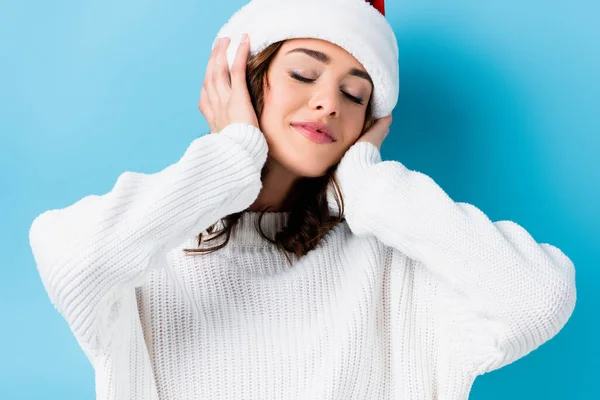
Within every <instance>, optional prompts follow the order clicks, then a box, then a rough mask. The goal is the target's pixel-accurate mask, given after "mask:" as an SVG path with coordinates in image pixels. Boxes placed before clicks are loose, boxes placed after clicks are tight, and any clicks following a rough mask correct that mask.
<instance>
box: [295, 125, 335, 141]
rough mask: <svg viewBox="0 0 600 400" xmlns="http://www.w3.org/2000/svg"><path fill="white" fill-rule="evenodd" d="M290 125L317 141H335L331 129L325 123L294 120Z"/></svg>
mask: <svg viewBox="0 0 600 400" xmlns="http://www.w3.org/2000/svg"><path fill="white" fill-rule="evenodd" d="M292 126H293V127H294V128H296V130H297V131H299V132H300V133H302V134H303V135H304V136H306V137H307V138H308V139H310V140H312V141H313V142H317V143H332V142H335V140H334V138H333V136H332V135H331V131H330V129H329V127H328V126H327V125H326V124H323V123H320V122H296V123H292Z"/></svg>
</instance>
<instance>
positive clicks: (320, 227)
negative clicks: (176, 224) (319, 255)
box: [183, 41, 374, 264]
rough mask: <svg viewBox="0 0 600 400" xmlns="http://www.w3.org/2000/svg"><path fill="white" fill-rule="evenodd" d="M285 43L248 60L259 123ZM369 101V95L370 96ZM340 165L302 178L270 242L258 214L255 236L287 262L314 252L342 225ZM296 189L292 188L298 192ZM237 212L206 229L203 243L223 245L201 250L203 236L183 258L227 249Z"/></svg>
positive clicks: (370, 118)
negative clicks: (330, 197) (331, 194)
mask: <svg viewBox="0 0 600 400" xmlns="http://www.w3.org/2000/svg"><path fill="white" fill-rule="evenodd" d="M283 43H285V41H279V42H276V43H273V44H271V45H270V46H268V47H266V48H265V49H264V50H262V51H261V52H259V53H257V54H256V55H254V56H251V57H249V59H248V63H247V66H246V82H247V85H248V92H249V94H250V98H251V100H252V105H253V107H254V110H255V111H256V115H257V116H258V118H259V119H260V115H261V113H262V110H263V106H264V94H265V89H266V88H268V85H269V82H268V80H267V71H268V70H269V66H270V65H271V62H272V60H273V58H274V57H275V56H276V55H277V53H278V51H279V49H280V48H281V46H282V45H283ZM371 98H372V93H371ZM371 98H370V99H369V103H368V104H367V110H366V117H365V122H364V125H363V132H364V131H365V129H368V128H370V127H371V126H372V125H373V123H374V118H373V116H372V111H371V108H372V103H371ZM267 164H268V163H265V166H264V167H263V169H262V170H261V179H263V178H264V177H265V175H266V173H267V172H268V168H267ZM338 165H339V162H338V163H336V164H334V165H333V166H331V167H330V168H328V170H327V172H326V174H325V175H323V176H321V177H317V178H302V179H300V180H299V181H298V182H297V183H296V185H300V186H301V188H300V189H299V190H298V192H297V193H298V197H297V198H296V199H295V200H296V201H295V204H293V205H292V208H291V210H290V212H289V218H288V220H287V224H286V226H285V227H283V229H282V230H281V231H279V232H277V233H276V234H275V238H274V239H271V238H269V237H267V236H266V235H265V234H264V232H263V231H262V228H261V221H262V217H263V215H264V212H265V211H264V210H263V212H262V213H261V214H260V216H259V219H258V229H257V230H258V232H259V233H260V235H261V236H262V237H263V238H264V239H265V240H267V241H269V242H271V243H273V244H275V245H276V246H277V247H278V248H279V249H280V250H282V252H283V254H284V255H285V257H286V258H287V260H288V262H289V263H290V264H291V261H290V259H289V257H288V255H287V253H286V252H291V253H293V254H295V255H296V256H298V257H302V256H303V255H306V253H308V252H309V251H310V250H312V249H314V248H315V247H316V246H317V244H318V243H319V242H320V240H321V238H322V237H323V236H324V235H325V234H326V233H327V232H329V230H331V229H332V228H333V227H335V226H336V225H338V224H339V223H341V222H343V221H344V219H345V217H344V200H343V198H342V196H341V192H340V189H339V185H338V183H337V181H336V179H335V176H334V172H335V170H336V169H337V166H338ZM329 182H332V183H333V185H334V187H335V201H336V203H337V205H338V208H339V209H340V213H339V215H338V216H331V214H330V212H329V206H328V202H327V187H328V184H329ZM297 189H298V186H295V187H294V190H297ZM245 211H246V210H244V211H240V212H237V213H233V214H230V215H227V216H225V217H223V218H222V219H221V220H219V221H217V222H215V223H214V224H212V225H211V226H210V227H208V228H207V229H206V232H207V233H208V234H209V235H215V236H213V237H210V238H208V239H206V240H205V241H206V242H209V241H212V240H215V239H217V238H219V237H221V236H223V235H225V236H226V238H225V241H224V242H223V243H221V244H220V245H217V246H215V247H211V248H207V249H202V248H200V246H201V244H202V235H203V233H204V232H203V233H200V234H198V235H197V238H198V248H196V249H183V251H184V252H186V255H193V254H195V253H196V254H197V253H212V252H214V251H217V250H219V249H221V248H223V247H225V246H226V245H227V243H228V242H229V238H230V236H231V230H232V229H234V228H235V226H236V224H237V222H238V220H239V219H240V217H241V216H242V214H243V213H244V212H245ZM219 222H221V224H222V226H223V227H222V229H221V230H219V231H216V230H215V226H216V225H217V224H218V223H219Z"/></svg>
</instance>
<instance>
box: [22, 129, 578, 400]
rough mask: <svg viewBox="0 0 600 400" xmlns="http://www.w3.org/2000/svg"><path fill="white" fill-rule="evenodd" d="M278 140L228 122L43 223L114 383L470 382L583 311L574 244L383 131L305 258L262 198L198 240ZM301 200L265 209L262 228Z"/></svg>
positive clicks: (172, 395)
mask: <svg viewBox="0 0 600 400" xmlns="http://www.w3.org/2000/svg"><path fill="white" fill-rule="evenodd" d="M267 150H268V147H267V142H266V140H265V138H264V136H263V134H262V132H260V130H258V129H257V128H255V127H253V126H251V125H247V124H241V123H234V124H230V125H229V126H227V127H226V128H225V129H224V130H223V131H222V132H220V133H218V134H208V135H204V136H201V137H199V138H197V139H195V140H194V141H192V143H191V144H190V146H189V148H188V149H187V151H186V152H185V154H184V155H183V156H182V158H181V159H180V160H179V161H177V162H175V163H174V164H172V165H170V166H168V167H167V168H165V169H163V170H162V171H159V172H157V173H154V174H142V173H134V172H125V173H123V174H121V175H120V176H119V178H118V180H117V182H116V183H115V185H114V188H113V189H112V190H111V191H110V192H108V193H106V194H104V195H101V196H98V195H91V196H86V197H84V198H83V199H81V200H79V201H77V202H76V203H74V204H72V205H71V206H69V207H66V208H63V209H58V210H49V211H46V212H44V213H42V214H41V215H40V216H38V217H37V218H36V219H35V220H34V221H33V224H32V226H31V230H30V242H31V247H32V250H33V254H34V257H35V261H36V264H37V268H38V270H39V273H40V276H41V278H42V281H43V284H44V287H45V289H46V290H47V292H48V295H49V297H50V299H51V301H52V303H53V304H54V305H55V307H56V308H57V310H58V311H59V312H60V313H61V314H62V315H63V317H64V318H65V319H66V321H67V322H68V324H69V326H70V328H71V329H72V331H73V333H74V335H75V337H76V338H77V341H78V343H79V344H80V345H81V347H82V349H83V350H84V352H85V354H86V355H87V357H88V358H89V360H90V362H91V363H92V365H93V367H94V370H95V376H96V393H97V398H98V399H123V400H125V399H127V400H139V399H172V400H187V399H236V400H237V399H261V400H264V399H279V400H281V399H310V400H314V399H340V400H342V399H343V400H349V399H361V400H362V399H391V398H394V399H409V400H413V399H467V398H468V394H469V392H470V389H471V387H472V384H473V381H474V379H475V377H476V376H477V375H480V374H482V373H485V372H489V371H492V370H495V369H498V368H500V367H502V366H505V365H507V364H509V363H511V362H513V361H515V360H517V359H519V358H521V357H523V356H525V355H526V354H528V353H529V352H531V351H532V350H534V349H536V348H537V347H538V346H540V345H541V344H542V343H544V342H545V341H547V340H549V339H551V338H552V337H553V336H554V335H556V334H557V333H558V332H559V330H560V329H562V327H563V326H564V325H565V323H566V321H567V320H568V319H569V317H570V316H571V314H572V312H573V309H574V307H575V301H576V288H575V271H574V267H573V263H572V262H571V260H570V259H569V258H567V256H566V255H565V254H564V253H562V252H561V250H559V249H558V248H556V247H554V246H552V245H549V244H539V243H536V241H535V240H534V239H533V238H532V237H531V236H530V235H529V234H528V232H527V231H526V230H525V229H523V228H522V227H521V226H519V225H517V224H516V223H514V222H511V221H498V222H492V221H490V220H489V219H488V218H487V217H486V215H485V214H484V213H483V212H481V211H480V210H479V209H478V208H476V207H474V206H472V205H470V204H467V203H459V202H454V201H452V199H451V198H449V197H448V195H447V194H446V193H445V192H444V191H443V190H442V189H441V188H440V187H439V186H438V185H437V184H436V183H435V182H434V181H433V180H432V179H431V178H430V177H428V176H427V175H425V174H422V173H420V172H417V171H413V170H409V169H407V168H406V167H405V166H403V165H402V164H401V163H400V162H398V161H382V160H381V157H380V153H379V151H378V150H377V148H376V147H375V146H373V145H372V144H370V143H367V142H359V143H356V144H355V145H354V146H352V147H351V148H350V149H349V150H348V151H347V152H346V154H345V155H344V158H343V159H342V161H341V162H340V165H339V167H338V169H337V172H336V174H337V178H338V181H339V182H340V186H341V189H342V194H343V196H344V201H345V205H346V213H345V216H346V220H345V221H344V222H343V223H342V224H340V225H338V226H336V227H335V228H334V229H332V230H331V231H329V233H328V234H327V235H326V236H325V237H323V239H322V241H321V242H320V243H319V244H318V246H317V247H316V248H315V249H314V250H312V251H310V252H309V253H308V254H307V255H306V256H304V257H303V258H297V257H295V256H293V255H292V256H291V259H292V260H293V265H292V266H290V265H288V263H287V261H286V259H285V256H284V255H283V254H282V253H281V252H280V250H279V249H278V248H277V246H275V245H273V244H271V243H269V242H267V241H266V240H264V239H263V238H262V237H261V236H260V234H259V233H258V232H257V231H256V229H255V226H254V224H255V222H256V220H257V218H258V216H259V215H260V214H259V213H257V212H246V213H245V214H243V215H242V218H241V220H240V221H239V224H238V226H237V230H234V231H233V235H232V237H231V239H230V242H229V243H228V244H227V245H226V247H225V248H223V249H221V250H219V251H217V252H215V253H211V254H205V255H194V256H185V253H184V252H183V250H182V249H183V248H192V247H195V246H196V242H195V239H196V238H195V236H196V234H198V233H200V232H203V231H204V230H205V229H206V228H207V227H208V226H210V225H211V224H213V223H214V222H216V221H217V220H219V219H220V218H221V217H224V216H226V215H229V214H231V213H234V212H238V211H242V210H245V209H247V208H248V207H249V206H250V205H251V204H252V203H253V202H254V200H255V199H256V198H257V196H258V194H259V191H260V189H261V187H262V183H261V180H260V171H261V168H262V166H263V165H264V163H265V161H266V158H267ZM334 204H335V203H334ZM288 217H289V213H267V214H265V216H264V218H263V221H262V227H263V231H264V232H265V233H266V234H267V235H268V236H270V237H271V238H272V237H274V233H275V232H276V231H277V230H279V229H280V228H281V227H283V226H284V224H285V222H286V220H287V218H288ZM217 243H220V241H217V242H216V243H215V242H212V243H208V244H206V246H208V247H212V246H214V245H215V244H217Z"/></svg>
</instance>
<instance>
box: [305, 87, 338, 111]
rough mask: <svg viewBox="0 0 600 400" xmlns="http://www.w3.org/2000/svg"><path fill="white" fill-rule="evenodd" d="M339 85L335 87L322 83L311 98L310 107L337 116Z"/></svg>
mask: <svg viewBox="0 0 600 400" xmlns="http://www.w3.org/2000/svg"><path fill="white" fill-rule="evenodd" d="M338 93H339V91H338V89H337V87H335V88H333V87H330V85H329V86H327V87H326V86H325V85H322V86H320V87H319V88H317V89H316V90H315V92H314V94H313V96H312V98H311V99H310V102H309V104H308V105H309V108H310V109H312V110H318V111H322V112H323V113H324V114H326V115H330V116H337V115H338V114H339V96H338Z"/></svg>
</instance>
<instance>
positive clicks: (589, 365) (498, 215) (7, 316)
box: [0, 0, 600, 400]
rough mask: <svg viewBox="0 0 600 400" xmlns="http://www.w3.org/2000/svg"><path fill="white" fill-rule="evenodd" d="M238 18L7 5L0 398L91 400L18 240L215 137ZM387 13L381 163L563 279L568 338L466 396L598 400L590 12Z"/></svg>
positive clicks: (457, 8)
mask: <svg viewBox="0 0 600 400" xmlns="http://www.w3.org/2000/svg"><path fill="white" fill-rule="evenodd" d="M244 3H245V2H244V1H240V0H235V1H234V0H227V1H221V2H217V3H215V2H212V1H207V0H202V1H201V0H195V1H191V0H187V1H183V0H179V1H168V2H167V1H166V0H162V1H160V0H155V1H150V0H146V1H140V0H130V1H127V2H123V1H117V0H102V1H99V0H93V1H92V0H87V1H85V2H80V1H73V0H69V1H58V0H57V1H53V2H33V1H30V0H29V1H19V2H16V1H13V2H8V1H3V2H0V41H1V42H0V57H1V63H0V154H1V158H0V188H1V189H0V190H1V192H0V210H1V211H0V213H1V214H0V226H1V227H2V229H0V254H1V256H0V257H1V259H0V268H2V279H1V280H0V306H1V310H0V311H1V314H0V318H1V326H2V329H0V398H2V399H42V398H43V399H48V400H50V399H61V400H66V399H93V398H94V375H93V369H92V367H91V365H90V363H89V362H88V360H87V359H86V358H85V355H84V353H83V352H82V351H81V350H80V348H79V346H78V344H77V342H76V341H75V339H74V337H73V336H72V334H71V332H70V330H69V328H68V326H67V324H66V322H64V320H63V319H62V317H61V316H60V314H59V313H58V312H57V311H56V310H55V309H54V308H53V306H52V304H51V303H50V301H49V299H48V297H47V294H46V292H45V291H44V289H43V286H42V283H41V280H40V278H39V275H38V272H37V270H36V267H35V264H34V261H33V256H32V254H31V250H30V247H29V243H28V231H29V227H30V224H31V222H32V221H33V219H34V217H35V216H36V215H38V214H39V213H41V212H42V211H45V210H47V209H50V208H61V207H65V206H67V205H69V204H72V203H74V202H75V201H76V200H78V199H80V198H82V197H84V196H86V195H88V194H103V193H106V192H107V191H108V190H110V188H111V187H112V186H113V184H114V182H115V181H116V178H117V177H118V175H119V174H120V173H121V172H123V171H125V170H132V171H139V172H146V173H152V172H157V171H159V170H161V169H163V168H164V167H166V166H167V165H169V164H170V163H172V162H175V161H176V160H177V159H178V158H179V157H180V156H181V155H182V154H183V151H184V150H185V149H186V147H187V145H188V144H189V143H190V141H191V140H193V139H194V138H196V137H198V136H200V135H203V134H205V133H206V132H207V131H208V125H207V123H206V121H205V120H204V118H203V116H202V115H201V113H200V112H199V111H198V108H197V103H198V99H199V93H200V88H201V86H202V81H203V77H204V71H205V68H206V63H207V61H208V56H209V53H210V49H211V45H212V41H213V39H214V37H215V35H216V33H217V31H218V29H219V28H220V27H221V25H222V24H223V23H225V22H226V20H227V19H228V18H229V16H230V15H231V14H232V13H233V12H234V11H236V10H237V9H238V8H239V7H240V6H241V5H242V4H244ZM386 11H387V12H386V14H387V17H388V20H389V21H390V23H391V25H392V26H393V28H394V30H395V32H396V35H397V37H398V42H399V47H400V80H401V84H400V99H399V103H398V106H397V107H396V109H395V111H394V116H393V120H394V122H393V124H392V131H391V133H390V136H389V137H388V138H387V139H386V142H385V143H384V144H383V146H382V156H383V158H384V159H396V160H399V161H401V162H403V163H404V164H405V165H406V166H407V167H409V168H411V169H415V170H419V171H421V172H424V173H426V174H428V175H430V176H431V177H432V178H434V179H435V181H436V182H437V183H438V184H439V185H440V186H441V187H443V188H444V189H445V190H446V192H447V193H448V194H449V195H450V196H451V197H452V198H453V199H454V200H455V201H464V202H469V203H472V204H474V205H476V206H477V207H478V208H480V209H481V210H482V211H484V212H485V213H486V214H487V215H488V216H489V217H490V219H492V220H493V221H496V220H502V219H511V220H513V221H515V222H517V223H518V224H520V225H522V226H523V227H524V228H526V229H527V230H528V231H529V232H530V233H531V234H532V236H533V237H534V238H535V239H536V240H537V241H538V242H540V243H544V242H545V243H552V244H554V245H555V246H558V247H559V248H561V249H562V250H563V251H564V252H565V254H567V255H568V256H569V257H570V258H571V259H572V260H573V262H574V263H575V267H576V276H577V287H578V302H577V307H576V309H575V312H574V314H573V316H572V318H571V320H569V322H568V323H567V325H566V327H565V328H564V329H563V330H562V331H561V332H560V333H559V334H558V335H557V336H556V337H555V338H554V339H552V340H551V341H549V342H547V343H546V344H544V345H542V346H541V347H540V348H539V349H537V350H535V351H534V352H532V353H531V354H530V355H528V356H527V357H525V358H523V359H521V360H519V361H517V362H515V363H513V364H511V365H509V366H507V367H505V368H503V369H501V370H498V371H495V372H492V373H489V374H485V375H483V376H480V377H478V378H477V379H476V381H475V384H474V386H473V390H472V392H471V398H472V399H486V400H492V399H507V398H510V399H513V400H516V399H534V398H535V399H590V398H600V394H599V390H598V389H597V384H596V383H595V379H597V377H598V373H599V368H598V360H599V359H600V352H599V346H598V333H597V332H598V330H599V328H600V322H599V318H598V315H599V314H598V306H599V305H600V304H599V303H600V302H599V300H600V294H599V293H598V290H597V288H598V283H599V282H600V279H599V272H598V269H597V268H596V266H597V262H598V259H599V257H600V210H599V205H600V161H599V159H600V156H599V155H598V154H599V153H600V123H599V120H598V114H599V112H600V79H599V71H600V29H599V28H598V27H597V22H598V15H600V3H598V2H597V1H592V0H589V1H552V2H549V1H541V0H540V1H523V0H519V1H517V0H503V1H485V2H482V1H475V0H473V1H453V2H447V1H424V0H412V1H390V0H388V1H387V6H386ZM595 24H596V25H595Z"/></svg>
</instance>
